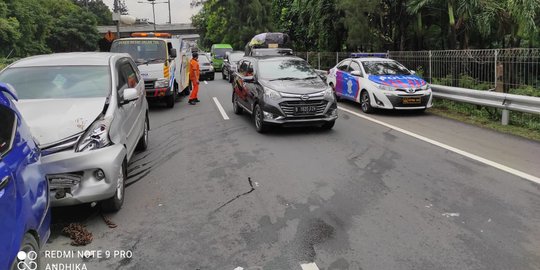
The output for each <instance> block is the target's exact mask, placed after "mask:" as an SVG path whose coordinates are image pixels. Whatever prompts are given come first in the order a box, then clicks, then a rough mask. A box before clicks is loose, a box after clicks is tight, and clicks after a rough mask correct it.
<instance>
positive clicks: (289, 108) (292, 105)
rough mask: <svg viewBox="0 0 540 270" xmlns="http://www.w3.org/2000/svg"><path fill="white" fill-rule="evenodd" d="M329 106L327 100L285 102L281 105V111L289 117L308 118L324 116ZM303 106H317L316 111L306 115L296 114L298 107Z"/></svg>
mask: <svg viewBox="0 0 540 270" xmlns="http://www.w3.org/2000/svg"><path fill="white" fill-rule="evenodd" d="M327 105H328V101H326V100H307V101H284V102H281V103H280V104H279V106H280V107H281V110H282V111H283V112H284V113H285V115H286V116H287V117H296V116H300V117H306V116H315V115H320V114H323V113H324V111H325V110H326V107H327ZM302 106H315V107H316V110H315V111H312V112H306V113H298V112H296V107H302Z"/></svg>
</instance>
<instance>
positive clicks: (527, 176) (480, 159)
mask: <svg viewBox="0 0 540 270" xmlns="http://www.w3.org/2000/svg"><path fill="white" fill-rule="evenodd" d="M338 108H339V109H340V110H342V111H345V112H348V113H350V114H353V115H355V116H358V117H360V118H363V119H366V120H368V121H371V122H373V123H376V124H379V125H381V126H385V127H387V128H390V129H393V130H395V131H398V132H401V133H403V134H406V135H409V136H411V137H414V138H416V139H419V140H421V141H424V142H427V143H430V144H433V145H435V146H438V147H441V148H444V149H446V150H448V151H452V152H454V153H456V154H459V155H462V156H465V157H468V158H470V159H474V160H476V161H478V162H482V163H484V164H486V165H489V166H491V167H494V168H497V169H499V170H501V171H505V172H507V173H510V174H513V175H515V176H518V177H521V178H524V179H526V180H529V181H531V182H534V183H537V184H540V177H536V176H534V175H530V174H528V173H525V172H522V171H519V170H516V169H513V168H510V167H508V166H505V165H502V164H500V163H497V162H495V161H491V160H489V159H486V158H483V157H480V156H477V155H475V154H471V153H469V152H466V151H463V150H461V149H458V148H455V147H452V146H450V145H447V144H444V143H441V142H438V141H435V140H432V139H429V138H426V137H424V136H422V135H419V134H416V133H413V132H410V131H408V130H405V129H402V128H399V127H396V126H393V125H390V124H387V123H385V122H382V121H379V120H376V119H374V118H371V117H369V116H365V115H362V114H359V113H357V112H354V111H351V110H349V109H346V108H343V107H341V106H339V107H338Z"/></svg>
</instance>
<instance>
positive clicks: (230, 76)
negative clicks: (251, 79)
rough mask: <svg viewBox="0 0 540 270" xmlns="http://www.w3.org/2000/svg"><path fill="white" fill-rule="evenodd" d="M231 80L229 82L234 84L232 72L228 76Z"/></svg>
mask: <svg viewBox="0 0 540 270" xmlns="http://www.w3.org/2000/svg"><path fill="white" fill-rule="evenodd" d="M227 77H228V78H229V82H230V83H232V82H233V77H232V75H231V72H230V71H229V75H228V76H227Z"/></svg>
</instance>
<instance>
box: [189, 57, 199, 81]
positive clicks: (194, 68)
mask: <svg viewBox="0 0 540 270" xmlns="http://www.w3.org/2000/svg"><path fill="white" fill-rule="evenodd" d="M200 74H201V71H200V69H199V61H197V60H196V59H195V58H191V61H190V62H189V79H190V80H191V81H195V82H198V81H199V76H200Z"/></svg>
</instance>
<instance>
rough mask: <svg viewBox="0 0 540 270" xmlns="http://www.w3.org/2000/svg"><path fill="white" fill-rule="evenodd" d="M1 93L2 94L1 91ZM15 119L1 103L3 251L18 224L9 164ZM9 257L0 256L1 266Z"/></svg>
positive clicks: (10, 245) (11, 241)
mask: <svg viewBox="0 0 540 270" xmlns="http://www.w3.org/2000/svg"><path fill="white" fill-rule="evenodd" d="M0 95H2V93H1V92H0ZM15 121H16V118H15V114H14V112H13V111H11V110H10V109H8V108H6V107H4V106H2V105H0V126H1V127H2V128H1V129H0V213H1V215H2V218H0V239H1V241H0V250H3V251H11V250H12V248H13V245H14V241H15V237H16V235H15V233H16V231H17V230H16V226H18V224H17V223H18V222H17V212H16V211H17V203H18V202H17V193H16V191H17V189H16V183H15V178H14V175H13V173H12V170H11V168H10V166H9V163H11V162H12V160H13V159H14V154H15V153H13V152H11V146H12V143H13V138H12V137H13V135H15V134H16V133H15V132H16V130H15V129H16V125H15ZM10 152H11V153H10ZM8 155H9V156H8ZM21 159H22V158H21ZM8 160H9V161H8ZM8 257H9V256H0V268H1V267H2V266H7V265H9V264H10V263H11V262H8V261H2V259H8Z"/></svg>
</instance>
